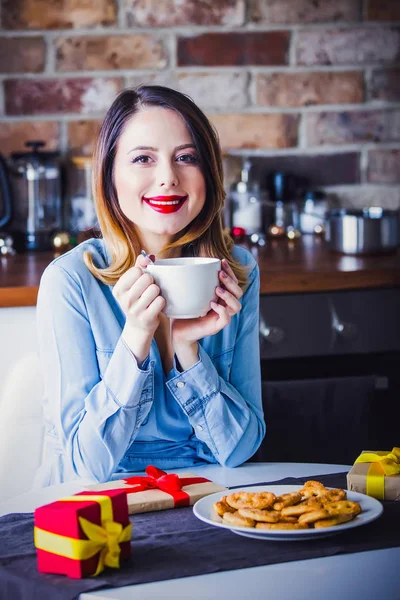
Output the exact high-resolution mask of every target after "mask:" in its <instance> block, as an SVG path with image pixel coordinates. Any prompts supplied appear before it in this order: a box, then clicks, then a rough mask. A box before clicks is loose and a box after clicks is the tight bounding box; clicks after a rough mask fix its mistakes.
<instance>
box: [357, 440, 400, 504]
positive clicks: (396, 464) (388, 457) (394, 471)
mask: <svg viewBox="0 0 400 600" xmlns="http://www.w3.org/2000/svg"><path fill="white" fill-rule="evenodd" d="M355 462H356V463H371V466H370V468H369V469H368V473H367V489H366V492H367V495H368V496H373V497H374V498H378V499H379V500H383V499H384V498H385V476H389V477H390V476H391V475H399V474H400V448H398V447H394V448H393V449H392V451H391V452H363V454H360V456H359V457H358V458H357V459H356V461H355Z"/></svg>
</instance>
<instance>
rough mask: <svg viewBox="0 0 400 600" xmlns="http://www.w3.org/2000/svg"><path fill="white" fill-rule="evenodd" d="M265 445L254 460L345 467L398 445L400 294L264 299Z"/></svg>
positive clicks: (370, 292) (377, 292)
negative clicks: (362, 454) (366, 453)
mask: <svg viewBox="0 0 400 600" xmlns="http://www.w3.org/2000/svg"><path fill="white" fill-rule="evenodd" d="M260 308H261V310H260V317H261V318H260V344H261V366H262V378H263V406H264V413H265V420H266V423H267V433H266V437H265V439H264V441H263V443H262V445H261V447H260V449H259V450H258V452H257V453H256V454H255V456H254V457H253V458H252V460H259V461H267V462H269V461H286V462H324V463H325V462H327V463H340V464H350V463H352V462H353V461H354V460H355V458H356V457H357V456H358V454H359V453H360V452H361V450H368V449H370V450H372V449H381V450H385V449H391V448H392V447H393V446H395V445H398V444H399V437H398V436H399V435H400V432H399V428H398V423H399V422H400V375H399V373H400V290H365V291H356V292H332V293H330V294H328V293H321V294H302V295H299V294H293V295H285V296H271V297H268V296H263V297H262V298H261V307H260Z"/></svg>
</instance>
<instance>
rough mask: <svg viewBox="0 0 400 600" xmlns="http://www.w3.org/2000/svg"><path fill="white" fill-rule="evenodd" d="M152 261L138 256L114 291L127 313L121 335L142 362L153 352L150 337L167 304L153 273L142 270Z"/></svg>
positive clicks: (139, 361) (151, 337) (140, 362)
mask: <svg viewBox="0 0 400 600" xmlns="http://www.w3.org/2000/svg"><path fill="white" fill-rule="evenodd" d="M149 262H150V260H149V259H148V258H145V257H144V256H142V255H139V256H138V257H137V259H136V262H135V266H134V267H132V268H131V269H129V270H128V271H126V273H124V274H123V275H122V276H121V277H120V279H119V280H118V281H117V283H116V285H115V287H114V290H113V295H114V297H115V298H116V299H117V300H118V302H119V304H120V306H121V308H122V310H123V311H124V313H125V316H126V323H125V327H124V330H123V332H122V337H123V339H124V340H125V342H126V344H127V345H128V346H129V348H130V349H131V350H132V352H133V354H134V355H135V357H136V359H137V361H138V363H139V364H142V362H143V361H144V360H145V358H146V357H147V355H148V354H149V352H150V346H151V340H152V339H153V335H154V332H155V331H156V329H157V327H158V325H159V323H160V313H161V311H162V310H163V308H164V306H165V299H164V298H163V297H162V296H161V295H160V288H159V287H158V286H157V285H156V284H155V283H154V279H153V277H152V276H151V275H150V273H146V272H145V271H143V269H144V268H145V267H146V266H147V265H148V264H149Z"/></svg>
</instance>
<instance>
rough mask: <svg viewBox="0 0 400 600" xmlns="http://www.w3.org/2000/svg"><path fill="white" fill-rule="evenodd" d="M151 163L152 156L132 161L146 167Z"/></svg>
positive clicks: (143, 156)
mask: <svg viewBox="0 0 400 600" xmlns="http://www.w3.org/2000/svg"><path fill="white" fill-rule="evenodd" d="M150 161H151V158H150V156H145V155H142V156H137V157H136V158H134V159H132V162H133V163H139V164H141V165H146V164H147V163H149V162H150Z"/></svg>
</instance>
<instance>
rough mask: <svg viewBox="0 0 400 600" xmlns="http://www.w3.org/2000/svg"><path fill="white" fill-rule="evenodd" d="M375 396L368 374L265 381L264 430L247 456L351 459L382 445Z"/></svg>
mask: <svg viewBox="0 0 400 600" xmlns="http://www.w3.org/2000/svg"><path fill="white" fill-rule="evenodd" d="M377 394H378V396H377ZM377 397H379V391H378V392H377V390H376V377H375V376H370V375H367V376H357V377H334V378H330V379H309V380H307V379H306V380H297V381H270V382H263V406H264V414H265V421H266V424H267V432H266V436H265V438H264V441H263V443H262V445H261V447H260V449H259V450H258V452H257V453H256V454H255V455H254V457H253V458H252V459H251V460H253V461H254V460H256V461H265V462H270V461H274V462H275V461H276V462H313V463H318V462H321V463H338V464H351V463H353V462H354V460H355V458H357V456H358V455H359V454H360V452H361V451H362V450H368V449H374V448H375V449H386V448H381V447H380V446H376V444H380V443H382V441H383V440H379V439H378V438H379V429H377V426H378V423H377V422H376V418H375V417H376V412H377V411H376V408H377ZM395 444H396V442H394V445H395Z"/></svg>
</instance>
